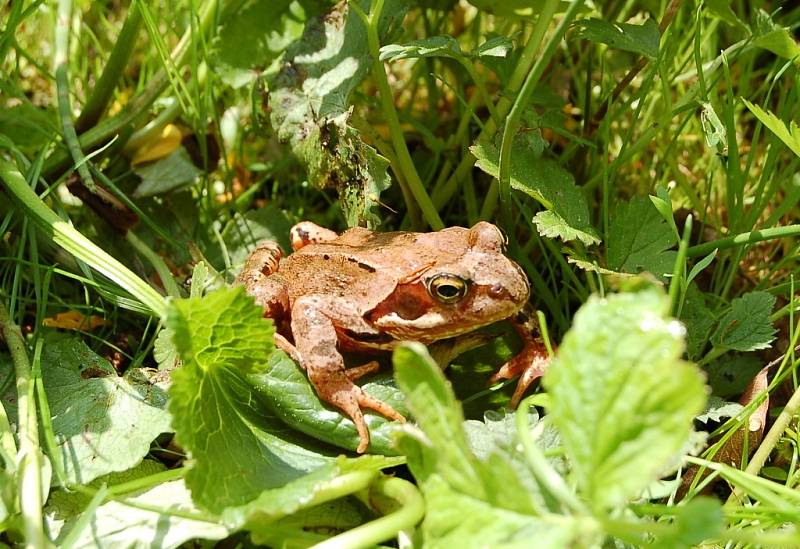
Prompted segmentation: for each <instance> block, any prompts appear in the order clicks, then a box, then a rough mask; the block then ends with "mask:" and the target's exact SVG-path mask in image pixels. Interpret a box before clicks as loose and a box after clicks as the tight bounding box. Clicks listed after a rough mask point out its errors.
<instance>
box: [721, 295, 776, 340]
mask: <svg viewBox="0 0 800 549" xmlns="http://www.w3.org/2000/svg"><path fill="white" fill-rule="evenodd" d="M774 305H775V296H774V295H772V294H769V293H767V292H750V293H747V294H744V295H743V296H742V297H738V298H736V299H734V300H733V301H731V308H730V310H729V311H728V312H727V313H726V314H725V315H724V316H723V317H722V318H721V319H720V321H719V324H718V325H717V329H716V331H715V332H714V335H713V336H712V337H711V342H712V343H713V344H714V346H715V347H720V348H723V349H729V350H733V351H757V350H758V349H767V348H768V347H769V346H770V343H772V340H773V339H775V333H776V332H777V330H775V328H773V327H772V321H771V320H770V318H769V316H770V313H771V312H772V307H773V306H774Z"/></svg>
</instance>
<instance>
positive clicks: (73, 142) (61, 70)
mask: <svg viewBox="0 0 800 549" xmlns="http://www.w3.org/2000/svg"><path fill="white" fill-rule="evenodd" d="M71 17H72V1H71V0H59V2H58V16H57V20H56V33H55V34H56V36H55V55H54V62H53V65H54V66H55V72H56V96H57V99H58V114H59V117H60V118H61V129H62V131H63V134H64V135H63V137H64V142H65V143H66V144H67V149H69V154H70V156H71V157H72V161H73V162H74V163H75V166H76V167H77V169H78V175H80V176H81V181H83V184H84V186H85V187H86V188H87V189H88V190H89V192H91V193H93V194H94V193H96V192H97V187H96V186H95V184H94V180H93V179H92V174H90V173H89V167H88V166H87V165H86V157H85V156H84V155H83V151H82V150H81V146H80V144H79V143H78V134H77V133H76V132H75V126H74V125H73V124H72V105H71V104H70V100H69V72H68V69H67V63H68V59H67V58H68V56H69V22H70V18H71Z"/></svg>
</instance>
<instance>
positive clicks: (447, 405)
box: [394, 344, 591, 547]
mask: <svg viewBox="0 0 800 549" xmlns="http://www.w3.org/2000/svg"><path fill="white" fill-rule="evenodd" d="M394 361H395V374H396V377H397V383H398V385H399V386H400V387H401V388H402V389H403V392H404V393H405V394H406V396H407V398H408V404H409V407H410V408H411V410H412V411H413V412H414V415H415V417H416V418H417V420H418V421H419V424H420V427H421V428H422V430H423V431H424V434H422V433H419V432H416V431H414V430H411V429H407V430H406V431H403V432H402V435H401V437H400V438H399V440H398V443H399V445H400V449H401V450H402V451H403V453H405V454H406V455H407V457H408V463H409V467H410V468H411V471H412V472H413V473H414V477H415V478H416V479H417V482H418V483H419V485H420V487H421V489H422V491H423V494H424V496H425V500H426V504H427V512H426V515H425V520H424V522H423V523H422V537H423V543H424V545H425V546H431V547H453V546H465V547H527V546H529V545H530V542H531V539H534V538H535V539H536V545H537V547H565V546H569V545H571V542H572V541H574V539H575V538H576V537H578V536H580V535H581V534H582V532H581V529H580V526H579V524H578V522H577V521H573V520H571V519H570V518H569V517H559V520H558V521H556V522H555V523H552V522H548V521H545V520H542V519H540V518H538V517H536V516H535V511H534V509H535V506H534V505H533V500H536V499H537V498H539V501H541V500H540V498H541V495H540V494H539V489H538V486H537V485H535V484H533V485H531V484H529V483H528V482H523V479H525V476H524V473H523V471H524V470H525V469H527V467H526V466H525V465H522V467H520V464H521V463H523V464H524V458H523V459H522V460H521V461H516V462H513V461H511V459H510V458H509V455H508V454H507V453H506V452H505V451H503V450H502V449H501V448H498V447H495V448H488V447H485V445H486V444H488V445H490V446H491V445H492V438H493V437H489V438H487V437H485V436H483V435H480V438H481V442H480V443H478V444H480V445H481V446H484V447H483V448H482V449H481V450H480V454H481V458H478V457H477V456H476V455H475V454H473V453H472V451H471V449H470V443H468V441H467V438H466V436H465V432H464V427H463V418H462V415H461V409H460V406H459V404H458V402H457V401H456V399H455V396H454V395H453V393H452V390H451V389H450V387H449V384H448V383H447V381H446V380H445V378H444V376H443V374H442V372H441V371H440V369H439V368H438V367H437V366H436V365H435V364H434V363H433V362H432V361H431V359H430V358H429V357H428V356H427V353H426V352H425V349H424V347H422V346H421V345H419V344H408V345H407V346H404V347H401V348H399V349H398V350H397V351H395V355H394ZM487 427H488V426H487ZM470 430H471V431H472V432H473V443H476V442H477V440H476V438H475V437H474V434H475V428H474V427H470ZM481 430H482V429H481ZM502 430H506V429H503V428H501V431H502ZM498 435H499V437H500V439H504V438H505V436H504V435H503V434H501V433H498ZM506 443H507V441H504V442H503V445H505V444H506ZM517 445H518V443H517V442H516V441H514V442H513V443H512V444H510V447H511V448H512V449H514V451H517V450H516V448H517ZM527 474H530V472H529V471H527ZM464 517H469V520H464ZM586 535H587V536H588V537H589V538H591V534H586Z"/></svg>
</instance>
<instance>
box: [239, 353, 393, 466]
mask: <svg viewBox="0 0 800 549" xmlns="http://www.w3.org/2000/svg"><path fill="white" fill-rule="evenodd" d="M249 379H250V382H251V383H252V384H253V386H254V387H255V388H256V389H257V390H258V391H260V392H261V393H262V394H263V395H264V397H265V400H266V401H267V402H269V405H270V407H271V410H272V411H273V413H274V414H275V415H276V416H277V417H279V418H280V419H282V420H283V421H284V422H285V423H286V424H287V425H290V426H291V427H293V428H295V429H297V430H298V431H301V432H303V433H305V434H307V435H309V436H312V437H314V438H315V439H318V440H323V441H325V442H328V443H330V444H334V445H336V446H339V447H341V448H347V449H349V450H355V449H356V448H357V447H358V443H359V441H360V438H359V436H358V433H357V432H356V428H355V425H354V424H353V422H352V421H351V420H350V419H349V418H348V417H346V416H345V415H343V414H342V412H341V411H339V410H337V409H336V408H333V407H332V406H331V405H329V404H324V403H322V401H320V399H319V397H318V396H317V394H316V392H315V391H314V388H313V387H312V386H311V383H310V382H309V381H308V376H307V375H306V373H305V372H304V371H303V370H302V369H301V368H300V367H299V366H298V365H297V364H296V363H295V362H294V361H293V360H292V359H290V358H289V357H288V356H286V355H285V354H284V353H283V352H281V351H276V352H274V353H272V354H271V355H270V358H269V362H268V364H267V368H266V369H265V371H263V372H259V373H256V374H252V375H251V376H250V377H249ZM387 381H389V379H388V378H387V377H385V376H383V377H382V378H377V379H376V381H375V382H367V383H364V380H359V382H358V384H359V385H360V386H361V387H362V388H363V389H364V390H365V391H366V392H367V393H369V394H370V395H372V396H374V397H375V398H378V399H380V400H382V401H384V402H386V403H387V404H389V405H390V406H391V407H392V408H394V409H395V410H397V411H398V412H399V413H401V414H403V415H405V416H406V417H407V416H408V411H407V409H406V407H405V404H404V402H403V395H402V393H400V391H399V390H397V389H395V388H394V387H392V386H391V385H390V384H389V383H387ZM364 419H365V420H366V422H367V426H368V427H369V434H370V441H369V442H370V444H369V451H370V452H373V453H379V454H387V455H395V454H397V450H396V449H395V448H394V443H393V438H394V437H393V433H394V431H395V430H396V429H397V427H398V425H397V424H396V423H395V422H392V421H389V420H387V419H386V418H385V417H383V416H381V415H380V414H377V413H374V412H370V411H369V410H364Z"/></svg>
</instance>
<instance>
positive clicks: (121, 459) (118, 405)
mask: <svg viewBox="0 0 800 549" xmlns="http://www.w3.org/2000/svg"><path fill="white" fill-rule="evenodd" d="M0 368H2V364H0ZM0 377H3V376H2V374H0ZM42 381H43V384H44V389H45V393H46V394H47V400H48V403H49V405H50V414H51V417H52V422H53V432H54V433H55V439H56V445H57V450H58V456H54V457H53V458H51V459H58V460H60V461H61V464H62V466H63V468H64V472H65V474H66V480H67V481H68V482H70V483H74V484H86V483H88V482H91V481H92V480H94V479H96V478H97V477H100V476H102V475H106V474H108V473H111V472H114V471H124V470H126V469H130V468H131V467H134V466H135V465H137V464H138V463H139V462H140V461H142V458H144V457H145V455H147V453H148V452H149V451H150V443H151V442H152V441H153V440H154V439H155V438H156V437H157V436H158V435H160V434H161V433H166V432H169V431H170V430H171V428H170V416H169V413H168V412H167V411H166V409H165V407H166V392H165V389H164V387H163V386H161V385H159V384H151V383H150V381H149V380H148V378H147V376H146V372H145V371H143V370H141V369H138V368H133V369H131V370H129V371H128V372H127V373H126V374H125V375H124V376H122V377H120V376H119V375H117V372H116V371H115V370H114V368H113V367H112V366H111V364H109V362H108V361H107V360H106V359H105V358H103V357H101V356H99V355H97V354H96V353H95V352H94V351H92V350H91V349H90V348H89V347H87V346H86V344H85V343H83V341H81V340H80V339H78V338H74V337H63V336H60V335H54V336H51V337H48V339H47V341H46V342H45V345H44V349H43V351H42ZM13 387H14V386H13V384H12V385H11V387H10V388H11V389H12V393H7V394H6V395H4V396H3V400H4V404H5V406H6V410H7V411H8V412H9V415H13V416H16V413H17V410H16V398H14V395H15V393H13ZM12 401H13V402H14V405H13V406H12V405H11V402H12Z"/></svg>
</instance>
